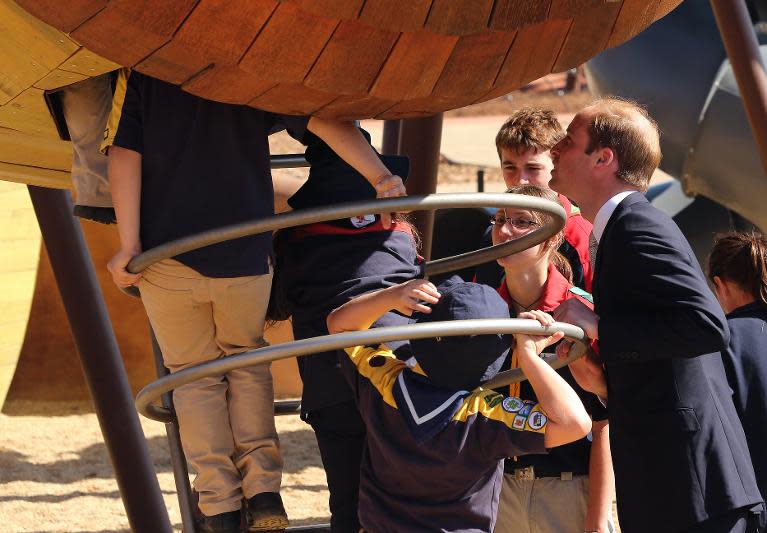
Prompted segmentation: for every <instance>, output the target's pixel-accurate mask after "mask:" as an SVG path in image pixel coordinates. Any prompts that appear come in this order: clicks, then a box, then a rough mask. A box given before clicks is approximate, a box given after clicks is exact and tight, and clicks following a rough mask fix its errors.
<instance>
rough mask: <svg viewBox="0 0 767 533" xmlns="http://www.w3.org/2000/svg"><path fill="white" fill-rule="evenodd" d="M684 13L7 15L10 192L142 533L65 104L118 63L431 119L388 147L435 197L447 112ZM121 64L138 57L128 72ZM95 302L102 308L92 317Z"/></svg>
mask: <svg viewBox="0 0 767 533" xmlns="http://www.w3.org/2000/svg"><path fill="white" fill-rule="evenodd" d="M712 1H713V2H714V4H715V5H717V6H718V16H719V17H720V19H722V20H724V22H721V20H720V26H722V27H724V28H727V29H732V28H733V27H734V28H736V32H737V31H739V32H740V33H741V34H742V35H744V36H746V37H747V36H749V35H751V28H750V27H746V26H744V25H743V24H739V21H738V19H737V17H735V18H732V17H730V18H727V17H728V16H729V15H732V14H733V13H736V14H737V13H740V15H741V22H742V18H743V17H742V12H743V11H744V8H743V6H742V4H741V3H739V2H723V1H717V0H712ZM678 3H679V2H678V1H674V0H671V1H669V0H657V1H650V0H623V1H619V2H612V1H610V2H608V1H606V0H590V1H589V0H551V1H539V2H527V1H522V0H517V1H515V0H495V1H493V0H483V1H482V2H470V1H468V0H461V1H458V2H455V1H452V0H425V1H418V2H411V3H409V6H410V7H409V8H408V9H409V11H408V12H403V11H402V6H400V5H399V4H400V3H399V2H397V3H394V2H391V1H388V0H368V1H367V2H361V1H342V0H326V1H325V0H323V1H322V2H315V1H310V0H306V1H303V0H284V1H282V2H276V1H266V0H264V1H261V0H257V1H256V0H254V1H245V0H241V1H235V2H220V1H217V0H199V1H192V0H185V1H182V2H174V3H167V4H163V5H162V6H159V7H158V6H157V5H156V4H155V3H151V2H147V1H131V0H113V1H111V2H106V1H103V0H96V1H93V0H82V1H80V0H78V1H75V2H68V3H66V4H61V3H58V2H53V1H50V0H39V1H33V0H25V1H22V2H20V4H21V5H22V6H23V7H25V8H27V9H29V10H30V12H31V13H33V14H35V15H36V16H39V17H40V18H42V19H44V20H46V21H48V22H50V23H51V24H53V26H55V27H56V28H58V29H54V28H53V27H50V26H47V25H46V24H43V23H41V22H40V20H38V19H36V18H35V17H33V16H30V15H29V14H28V13H27V12H25V11H24V10H22V9H21V8H20V7H19V5H17V4H15V3H13V2H11V1H10V0H0V15H2V16H0V25H2V28H3V30H4V31H3V35H4V40H3V43H2V45H0V46H1V48H0V75H2V81H3V83H2V84H0V86H1V88H0V126H2V127H4V128H6V130H3V131H2V134H3V137H2V140H0V177H2V178H3V179H6V180H12V181H19V182H22V183H27V184H30V187H29V192H30V197H31V199H32V203H33V206H34V209H35V211H36V214H37V216H38V221H39V223H40V226H41V229H42V232H43V237H44V239H45V243H46V247H47V248H48V253H49V256H50V260H51V264H52V270H53V272H54V275H55V276H56V280H57V284H58V286H59V290H60V291H61V293H62V297H63V301H64V306H65V308H66V312H67V316H68V318H69V321H70V325H71V328H72V331H73V334H74V337H75V341H76V343H77V347H78V351H79V354H80V357H81V361H82V363H83V368H84V371H85V374H86V376H87V378H88V383H89V386H90V389H91V392H92V395H93V399H94V403H95V405H96V408H97V412H98V414H99V419H100V422H101V424H102V430H103V433H104V437H105V442H106V444H107V448H108V450H109V452H110V455H111V458H112V462H113V465H114V466H115V471H116V477H117V481H118V485H119V487H120V490H121V494H122V495H123V501H124V503H125V506H126V512H127V515H128V519H129V521H130V523H131V527H132V528H133V529H134V530H135V531H153V532H154V531H161V532H166V531H170V525H169V524H168V519H167V513H166V511H165V509H164V506H163V504H162V500H161V499H160V497H159V490H158V487H157V482H156V479H154V477H153V469H152V467H151V463H150V462H149V459H148V455H147V453H146V447H145V443H143V441H142V439H141V438H140V437H138V436H139V435H140V429H139V427H138V424H137V422H136V415H135V411H134V410H133V409H132V405H131V398H130V390H129V388H128V386H127V382H126V381H125V379H124V371H123V368H122V363H121V360H120V357H119V352H118V350H117V346H116V343H115V341H114V336H113V334H112V331H111V328H110V324H109V323H108V321H107V320H106V311H105V309H104V305H103V300H102V296H101V292H100V290H99V288H98V285H97V284H96V281H95V276H94V273H93V267H92V265H91V263H90V261H89V260H88V259H87V257H88V256H87V250H86V248H85V246H84V242H83V239H82V234H81V231H80V228H79V226H78V225H77V224H75V223H74V221H73V220H72V217H71V214H70V213H71V207H72V206H71V203H70V202H69V200H68V193H66V192H64V191H62V190H61V189H63V188H67V187H68V186H69V183H70V182H69V178H68V175H67V171H68V169H69V166H68V162H67V157H68V154H69V150H70V148H69V145H68V143H66V142H65V141H62V140H61V138H66V135H67V131H66V127H65V126H66V122H65V121H64V120H63V119H62V117H61V114H60V111H61V110H60V107H59V104H60V100H59V99H58V98H57V89H60V88H61V87H64V86H67V85H69V84H71V83H73V82H76V81H80V80H83V79H85V78H88V77H91V76H94V75H97V74H101V73H105V72H108V71H110V70H113V69H114V68H116V67H117V66H118V65H117V63H119V64H120V65H123V66H131V67H136V68H137V69H138V70H142V71H144V72H147V73H154V74H155V75H157V76H158V77H160V78H165V79H170V78H171V77H172V76H171V74H172V75H173V76H175V75H178V76H179V77H183V76H185V75H186V74H187V73H188V74H189V76H188V77H183V79H181V80H178V83H182V84H183V86H184V88H185V89H187V90H189V91H190V92H196V94H201V95H205V96H207V97H211V98H217V93H216V91H218V92H220V93H221V96H220V97H218V99H222V100H226V101H239V102H244V103H248V104H250V103H252V104H253V105H259V106H262V107H266V108H268V109H274V110H278V111H282V112H289V111H291V110H299V109H298V108H295V107H293V108H291V107H290V106H291V105H297V104H295V102H298V101H300V102H301V104H300V105H302V106H303V105H306V106H307V107H302V108H301V110H304V111H314V112H317V114H319V115H324V116H336V117H353V118H361V117H364V116H378V117H386V118H400V117H414V116H423V115H431V116H427V117H425V118H420V119H412V118H408V119H406V120H403V121H400V122H390V123H387V128H386V129H387V132H385V136H384V137H385V139H387V140H388V143H387V142H385V148H384V150H385V151H387V150H391V151H397V152H399V153H404V154H405V155H409V156H410V157H411V161H412V169H413V172H412V174H413V178H411V181H410V184H409V188H410V189H411V192H416V193H430V192H433V190H434V185H435V178H436V172H435V171H436V160H437V155H438V149H439V143H438V141H435V139H436V138H438V133H439V130H440V127H441V117H440V116H439V115H434V113H435V112H437V111H441V110H444V109H450V108H453V107H458V106H460V105H464V104H466V103H471V102H477V101H482V100H484V99H487V98H491V97H493V96H496V95H500V94H504V93H505V92H508V91H510V90H512V89H514V88H516V87H517V86H519V85H521V84H522V83H524V82H526V81H529V80H530V79H533V78H536V77H538V76H540V75H542V74H545V73H548V72H551V71H554V70H562V69H565V68H569V67H570V66H575V65H577V64H580V63H581V62H582V61H583V60H585V59H587V58H588V57H591V56H593V55H594V54H596V53H597V52H599V51H601V50H602V49H604V48H606V47H610V46H614V45H616V44H619V43H620V42H623V41H625V40H626V39H627V38H629V37H630V36H632V35H634V34H636V33H638V32H639V31H641V30H642V29H643V28H644V27H645V26H647V25H649V24H650V23H651V22H652V21H654V20H656V19H657V18H659V17H661V16H663V15H665V14H666V13H668V12H669V11H670V10H672V9H673V8H674V7H675V6H676V5H677V4H678ZM480 4H481V5H480ZM265 6H266V7H265ZM268 6H272V9H271V11H269V10H268ZM395 6H396V8H395ZM262 8H264V9H266V10H267V11H268V14H267V15H264V13H265V11H263V10H261V9H262ZM317 10H319V13H320V15H319V17H318V16H317V13H318V11H317ZM738 10H740V11H738ZM286 14H287V15H286ZM419 14H420V16H419ZM218 15H221V17H220V18H219V17H218ZM206 16H207V19H206ZM312 17H316V18H312ZM322 19H325V20H322ZM259 20H261V24H257V22H258V21H259ZM280 21H282V24H283V25H282V26H280V25H279V24H278V22H280ZM285 21H287V22H288V24H287V26H286V25H285ZM294 21H295V24H296V26H293V27H291V26H290V24H291V23H292V22H294ZM328 21H330V22H329V23H328ZM238 23H241V24H238ZM301 24H304V26H302V27H300V25H301ZM390 24H399V25H400V26H394V27H392V26H390ZM330 26H332V29H331V30H330V31H329V32H327V31H326V32H325V33H323V31H324V30H326V29H327V28H329V27H330ZM201 28H202V29H201ZM301 28H304V29H301ZM488 29H490V30H493V31H489V30H488ZM70 35H71V37H70ZM206 36H207V37H206ZM725 36H726V38H727V39H728V41H730V42H731V43H732V42H733V41H735V40H736V39H734V38H733V36H732V33H731V32H729V33H726V34H725ZM298 37H300V38H302V39H303V38H306V39H315V41H314V45H315V46H313V47H312V46H304V47H303V48H300V49H299V51H300V53H299V54H296V52H295V50H293V51H290V50H291V49H290V47H289V46H281V45H285V44H286V43H287V42H288V41H299V40H300V39H298ZM318 42H319V45H317V43H318ZM81 43H82V44H85V45H86V46H87V47H95V48H93V49H94V50H95V49H96V48H97V49H98V50H97V51H98V52H99V53H101V54H103V56H104V57H106V58H108V59H104V57H101V56H99V55H96V54H94V53H93V52H92V51H91V50H90V49H89V48H86V47H83V46H82V44H81ZM100 43H101V44H103V43H107V44H106V46H103V47H100V46H101V44H100ZM309 44H311V43H309ZM733 46H734V45H733ZM728 48H731V46H728ZM283 50H285V51H286V52H285V55H283V54H282V51H283ZM123 51H126V53H127V54H128V55H127V56H125V57H118V55H119V54H122V53H123ZM264 51H266V52H267V53H264ZM311 51H314V52H315V53H313V54H312V53H309V52H311ZM207 54H212V55H207ZM249 54H251V55H250V57H249ZM357 54H359V55H357ZM272 55H273V56H274V57H275V58H277V59H278V60H279V62H278V63H275V62H274V61H277V60H275V59H273V57H272ZM731 55H732V52H731ZM253 57H255V58H258V61H260V67H261V69H262V70H263V71H264V72H271V73H276V77H275V78H271V79H266V80H258V79H254V78H251V77H248V75H246V74H245V73H247V72H250V70H249V69H248V67H247V61H246V59H248V61H255V60H254V59H253ZM732 57H733V65H734V67H735V68H734V71H735V73H736V77H737V79H738V83H739V85H740V86H741V87H747V88H753V87H758V85H757V84H756V83H755V82H754V77H755V76H750V77H749V76H748V75H743V72H742V71H743V69H742V68H741V67H740V66H739V65H743V64H744V63H745V61H744V59H745V58H744V57H742V56H735V55H733V56H732ZM110 60H111V61H110ZM113 61H116V63H115V62H113ZM270 61H272V62H271V63H270ZM195 62H197V63H196V64H195ZM754 64H755V65H758V64H759V62H758V61H756V62H752V65H754ZM270 66H271V68H267V67H270ZM197 67H199V68H197ZM288 67H290V68H288ZM293 67H295V68H293ZM152 69H157V70H154V71H153V70H152ZM184 69H186V70H184ZM163 72H165V73H168V74H167V75H164V74H163ZM282 76H286V77H288V79H287V80H286V79H285V78H283V77H282ZM291 76H292V77H291ZM421 80H422V81H423V82H422V83H418V82H420V81H421ZM171 81H174V80H171ZM232 81H236V82H237V83H232ZM403 88H404V89H403ZM403 90H404V92H403ZM207 91H213V92H207ZM745 94H747V95H749V96H748V98H747V100H748V99H751V101H752V102H753V101H754V95H756V99H757V100H761V103H762V104H763V106H762V109H761V110H760V109H758V106H754V105H747V108H748V109H749V117H750V118H751V123H752V124H760V123H761V124H767V120H765V119H766V118H767V110H766V109H765V107H767V94H764V91H763V90H762V91H761V92H760V90H758V89H757V90H749V91H748V92H745ZM283 96H284V101H282V102H281V101H280V97H283ZM259 99H260V100H259ZM746 103H747V104H749V102H748V101H747V102H746ZM282 105H284V107H279V106H282ZM387 133H388V135H387ZM6 134H7V135H6ZM392 139H399V140H398V141H393V140H392ZM757 141H758V144H759V146H760V147H762V148H763V150H762V151H763V152H764V153H767V138H766V139H762V138H760V137H759V136H757ZM31 148H34V149H31ZM766 160H767V159H766ZM46 187H58V188H59V189H51V188H46ZM421 222H422V224H421V230H422V232H423V233H424V235H425V236H426V242H427V245H426V255H428V250H429V237H430V227H431V224H430V221H429V219H428V218H427V219H425V220H422V221H421ZM83 301H85V302H91V303H92V304H93V305H92V306H82V305H80V304H81V302H83ZM107 406H109V409H107Z"/></svg>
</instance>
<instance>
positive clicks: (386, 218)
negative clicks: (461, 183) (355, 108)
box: [306, 117, 407, 228]
mask: <svg viewBox="0 0 767 533" xmlns="http://www.w3.org/2000/svg"><path fill="white" fill-rule="evenodd" d="M306 127H307V129H309V130H310V131H311V132H312V133H314V134H315V135H316V136H317V137H319V138H320V139H322V140H323V141H325V143H327V145H328V146H330V148H331V149H332V150H333V151H334V152H335V153H337V154H338V155H339V156H340V157H341V159H343V160H344V161H346V162H347V163H349V164H350V165H351V166H352V167H354V169H355V170H357V172H359V173H360V174H362V175H363V176H365V178H366V179H367V180H368V181H369V182H370V184H371V185H372V186H373V187H374V188H375V190H376V193H377V196H378V198H390V197H395V196H405V195H406V194H407V192H406V191H405V185H403V183H402V178H400V177H399V176H395V175H393V174H392V173H391V172H389V169H388V168H386V165H384V164H383V163H382V162H381V159H380V158H379V157H378V156H377V155H376V153H375V152H374V151H373V148H372V147H371V146H370V145H369V144H368V142H367V141H366V140H365V137H363V136H362V134H361V133H360V131H359V130H358V129H357V128H356V127H355V126H354V123H353V122H347V121H340V120H332V119H323V118H319V117H311V119H309V123H308V124H307V125H306ZM381 222H382V223H383V227H384V228H389V226H390V225H391V214H389V213H381Z"/></svg>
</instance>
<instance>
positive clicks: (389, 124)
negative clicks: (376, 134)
mask: <svg viewBox="0 0 767 533" xmlns="http://www.w3.org/2000/svg"><path fill="white" fill-rule="evenodd" d="M401 126H402V121H401V120H385V121H384V127H383V140H382V141H381V153H382V154H387V155H396V154H398V153H399V152H398V150H399V130H400V127H401Z"/></svg>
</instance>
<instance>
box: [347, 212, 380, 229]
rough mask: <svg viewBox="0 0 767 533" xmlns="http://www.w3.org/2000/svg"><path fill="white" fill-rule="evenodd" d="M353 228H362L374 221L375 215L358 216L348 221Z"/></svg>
mask: <svg viewBox="0 0 767 533" xmlns="http://www.w3.org/2000/svg"><path fill="white" fill-rule="evenodd" d="M349 220H350V221H351V223H352V226H354V227H355V228H364V227H365V226H369V225H371V224H372V223H373V222H375V221H376V216H375V215H359V216H356V217H352V218H350V219H349Z"/></svg>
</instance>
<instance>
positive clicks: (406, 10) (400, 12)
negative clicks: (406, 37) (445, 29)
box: [360, 0, 432, 31]
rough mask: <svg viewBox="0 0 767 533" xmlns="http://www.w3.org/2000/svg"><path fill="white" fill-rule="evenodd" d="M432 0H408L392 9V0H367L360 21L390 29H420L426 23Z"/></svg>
mask: <svg viewBox="0 0 767 533" xmlns="http://www.w3.org/2000/svg"><path fill="white" fill-rule="evenodd" d="M431 4H432V0H408V1H407V2H400V3H399V4H398V5H397V8H396V9H392V4H391V0H367V1H366V2H365V5H364V6H363V8H362V13H360V22H364V23H365V24H369V25H370V26H373V27H374V28H381V29H382V30H389V31H418V30H421V29H423V27H424V25H425V24H426V17H427V15H428V14H429V8H431Z"/></svg>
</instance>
